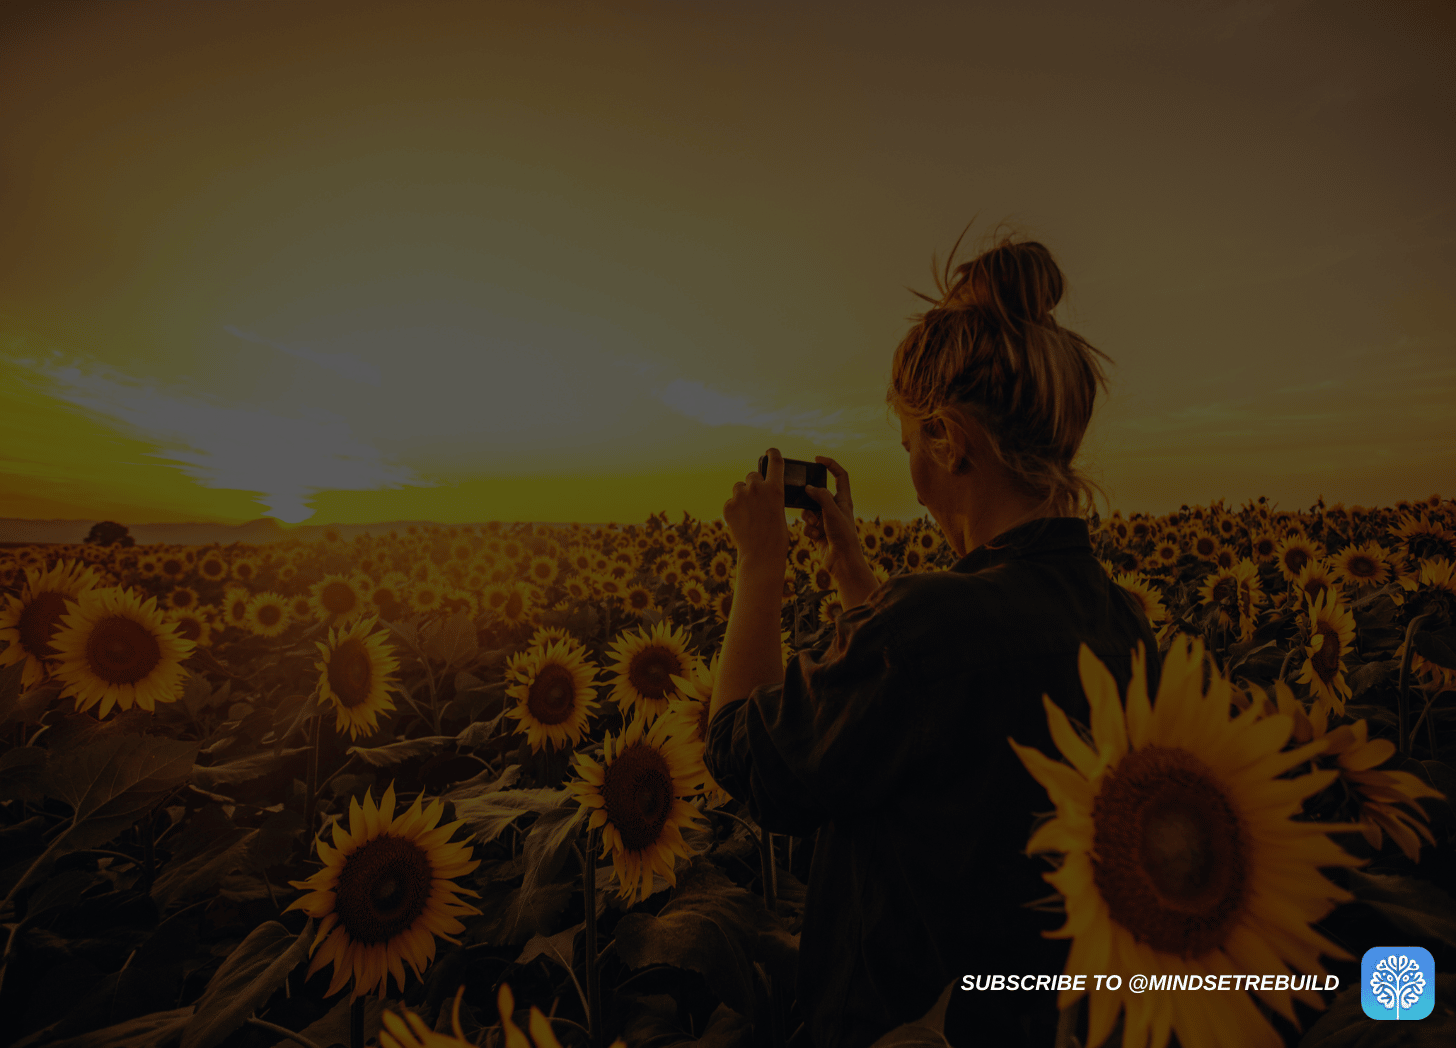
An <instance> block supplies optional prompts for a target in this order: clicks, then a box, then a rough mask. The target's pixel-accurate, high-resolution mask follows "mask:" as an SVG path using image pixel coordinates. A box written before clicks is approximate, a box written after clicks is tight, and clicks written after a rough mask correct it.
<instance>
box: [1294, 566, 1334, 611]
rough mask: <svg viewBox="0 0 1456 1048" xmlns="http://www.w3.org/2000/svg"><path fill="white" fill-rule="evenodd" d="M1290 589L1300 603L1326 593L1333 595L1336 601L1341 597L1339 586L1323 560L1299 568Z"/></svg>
mask: <svg viewBox="0 0 1456 1048" xmlns="http://www.w3.org/2000/svg"><path fill="white" fill-rule="evenodd" d="M1292 589H1293V591H1294V593H1295V594H1296V595H1297V596H1298V597H1299V598H1300V600H1302V601H1311V600H1316V599H1317V598H1319V597H1322V596H1324V595H1325V593H1326V592H1332V593H1334V595H1335V599H1336V600H1338V599H1339V598H1340V597H1341V593H1340V584H1339V583H1338V582H1336V581H1335V577H1334V573H1333V572H1331V571H1330V569H1329V568H1328V567H1326V565H1325V562H1324V561H1323V560H1313V561H1310V562H1309V563H1308V564H1306V565H1305V566H1304V567H1302V568H1300V569H1299V574H1298V575H1296V576H1295V578H1294V585H1293V587H1292Z"/></svg>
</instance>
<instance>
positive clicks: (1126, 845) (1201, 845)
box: [1092, 746, 1248, 957]
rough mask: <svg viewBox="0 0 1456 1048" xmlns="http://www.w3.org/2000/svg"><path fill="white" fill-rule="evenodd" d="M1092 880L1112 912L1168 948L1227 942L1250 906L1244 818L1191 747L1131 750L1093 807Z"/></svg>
mask: <svg viewBox="0 0 1456 1048" xmlns="http://www.w3.org/2000/svg"><path fill="white" fill-rule="evenodd" d="M1092 819H1093V823H1094V824H1095V826H1096V829H1095V831H1094V835H1093V848H1094V852H1095V854H1096V856H1097V858H1096V859H1095V860H1094V862H1093V871H1094V872H1093V880H1094V882H1095V883H1096V885H1097V890H1098V892H1099V893H1100V894H1101V895H1102V898H1103V900H1104V901H1105V902H1106V903H1107V909H1108V912H1109V913H1110V915H1111V916H1112V919H1113V920H1115V921H1117V923H1118V924H1121V925H1122V926H1123V927H1124V928H1126V929H1127V930H1128V931H1129V932H1131V933H1132V936H1133V938H1134V939H1136V940H1137V941H1138V942H1142V943H1147V944H1148V945H1149V946H1151V947H1152V948H1153V949H1154V950H1158V951H1159V952H1162V953H1172V954H1178V955H1179V956H1182V957H1190V956H1198V955H1200V954H1203V953H1206V952H1207V951H1209V950H1212V949H1215V948H1217V947H1219V946H1222V945H1223V943H1224V942H1225V941H1226V940H1227V939H1228V935H1229V932H1230V931H1231V930H1232V929H1233V926H1234V925H1235V924H1236V923H1237V921H1238V919H1239V916H1240V915H1241V914H1242V913H1243V909H1244V898H1245V891H1246V886H1247V883H1248V867H1247V857H1246V850H1247V845H1246V834H1245V832H1244V828H1243V824H1242V823H1241V822H1240V820H1239V817H1238V816H1237V815H1236V814H1235V812H1234V811H1233V808H1232V806H1231V805H1230V804H1229V801H1228V797H1227V795H1226V794H1225V792H1224V790H1223V787H1222V786H1221V785H1220V784H1219V782H1218V780H1217V779H1216V778H1214V776H1213V773H1212V772H1211V770H1210V769H1209V768H1208V766H1207V765H1205V764H1204V763H1203V762H1202V761H1200V760H1198V758H1196V757H1194V756H1193V755H1192V754H1191V753H1189V752H1188V751H1187V750H1184V749H1174V748H1169V747H1163V746H1148V747H1144V748H1143V749H1141V750H1136V751H1134V752H1132V753H1129V754H1128V755H1127V756H1126V757H1125V758H1123V760H1122V761H1121V762H1120V763H1119V765H1118V767H1117V768H1116V770H1115V771H1114V772H1111V773H1109V774H1108V776H1107V777H1106V778H1105V779H1104V780H1103V783H1102V788H1101V790H1100V791H1099V792H1098V794H1097V799H1096V800H1095V801H1093V804H1092Z"/></svg>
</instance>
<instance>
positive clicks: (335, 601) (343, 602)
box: [319, 582, 359, 615]
mask: <svg viewBox="0 0 1456 1048" xmlns="http://www.w3.org/2000/svg"><path fill="white" fill-rule="evenodd" d="M319 602H320V603H321V604H323V606H324V610H325V611H329V612H332V613H333V614H335V615H347V614H348V613H349V612H351V611H353V610H354V605H356V604H358V603H359V595H358V594H357V593H355V592H354V587H353V586H350V585H349V584H348V583H347V582H330V583H329V584H328V585H327V586H325V587H324V588H323V592H322V593H320V594H319Z"/></svg>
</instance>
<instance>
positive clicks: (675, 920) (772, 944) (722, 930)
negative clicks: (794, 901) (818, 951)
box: [615, 858, 798, 1019]
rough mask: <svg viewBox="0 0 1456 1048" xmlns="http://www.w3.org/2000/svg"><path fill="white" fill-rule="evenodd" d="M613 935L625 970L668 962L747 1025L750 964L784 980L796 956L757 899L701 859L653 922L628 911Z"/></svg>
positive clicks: (683, 875)
mask: <svg viewBox="0 0 1456 1048" xmlns="http://www.w3.org/2000/svg"><path fill="white" fill-rule="evenodd" d="M615 934H616V950H617V954H618V956H620V957H621V958H622V961H623V963H625V964H626V965H627V966H628V967H629V968H633V969H637V968H645V967H646V966H648V965H650V964H668V965H671V966H672V967H674V968H684V969H687V970H689V971H695V972H698V973H700V974H701V975H702V976H703V978H704V979H706V980H707V983H708V988H709V989H710V990H712V991H713V993H714V994H715V995H716V996H717V997H718V999H719V1000H721V1001H722V1002H723V1003H724V1004H726V1005H728V1007H730V1008H732V1009H733V1010H734V1011H736V1012H738V1013H739V1014H740V1015H745V1016H748V1017H749V1018H750V1019H752V1018H753V1002H754V979H755V975H754V962H755V961H760V960H761V961H763V962H764V963H765V964H766V965H767V966H768V968H769V970H770V971H771V972H773V973H774V975H775V976H778V977H781V978H783V979H790V978H792V976H793V970H794V964H795V960H796V956H797V953H798V943H797V941H796V940H795V938H794V937H793V936H791V935H790V934H789V933H788V932H787V931H785V930H784V928H783V926H782V925H781V924H780V923H779V921H778V920H777V919H776V918H775V917H774V916H773V915H772V914H770V913H769V912H768V910H767V909H765V907H764V905H763V900H762V899H761V898H760V897H759V896H757V895H754V894H753V893H751V892H749V891H748V890H747V889H744V888H741V887H739V886H738V885H736V884H734V883H733V882H732V881H731V880H729V879H728V876H727V875H726V874H725V873H723V871H722V870H720V869H718V867H716V866H715V865H713V864H712V863H710V862H707V861H705V860H703V859H702V858H698V859H695V860H694V861H693V862H692V864H691V865H689V866H688V867H687V869H686V870H684V871H683V872H682V873H681V874H679V876H678V886H677V889H676V890H675V891H674V892H673V896H672V898H671V899H670V900H668V902H667V904H666V905H665V906H664V907H663V908H662V911H661V912H660V913H658V915H657V916H655V917H654V916H652V915H651V914H646V913H629V914H627V915H626V916H625V917H623V918H622V919H621V921H620V922H619V923H618V924H617V928H616V933H615Z"/></svg>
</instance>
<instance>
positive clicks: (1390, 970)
mask: <svg viewBox="0 0 1456 1048" xmlns="http://www.w3.org/2000/svg"><path fill="white" fill-rule="evenodd" d="M1435 970H1436V964H1435V960H1434V958H1432V957H1431V954H1430V951H1429V950H1424V949H1422V948H1421V947H1419V946H1377V947H1375V948H1374V949H1373V950H1366V951H1365V956H1364V957H1363V958H1361V960H1360V1004H1361V1006H1362V1007H1363V1008H1364V1011H1365V1014H1366V1015H1368V1016H1370V1018H1372V1019H1424V1018H1425V1017H1426V1016H1428V1015H1430V1014H1431V1011H1432V1009H1433V1008H1434V1007H1435V1005H1436V987H1435V982H1436V979H1435Z"/></svg>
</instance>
